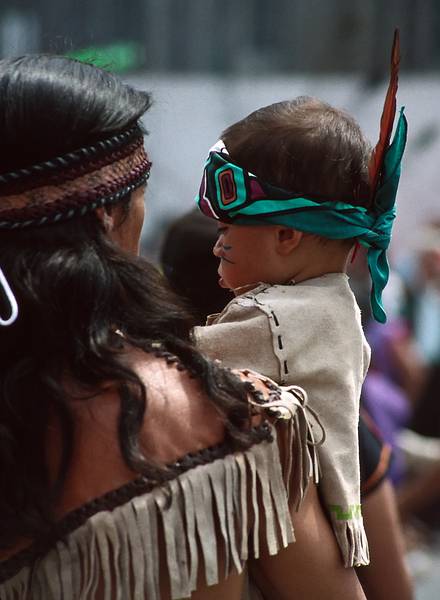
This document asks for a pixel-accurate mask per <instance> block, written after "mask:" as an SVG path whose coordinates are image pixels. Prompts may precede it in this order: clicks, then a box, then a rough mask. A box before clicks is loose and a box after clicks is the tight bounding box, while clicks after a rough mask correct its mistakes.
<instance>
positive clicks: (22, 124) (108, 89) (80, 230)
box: [0, 56, 254, 547]
mask: <svg viewBox="0 0 440 600" xmlns="http://www.w3.org/2000/svg"><path fill="white" fill-rule="evenodd" d="M149 106H150V96H149V95H148V94H147V93H145V92H140V91H136V90H134V89H132V88H130V87H128V86H126V85H123V84H122V83H121V82H120V81H119V80H118V79H116V78H115V77H113V76H112V75H111V74H109V73H106V72H104V71H101V70H99V69H97V68H95V67H92V66H90V65H85V64H82V63H79V62H76V61H72V60H69V59H65V58H60V57H46V56H33V57H24V58H20V59H15V60H8V61H0V147H1V150H2V156H1V160H0V170H1V171H9V170H10V169H16V168H21V167H23V166H25V165H30V164H32V163H34V162H38V161H42V160H46V159H49V158H51V157H53V156H55V155H58V154H62V153H66V152H70V151H72V150H74V149H76V148H78V147H80V146H83V145H88V144H91V143H94V142H96V141H97V140H99V139H102V138H103V137H105V136H108V135H111V134H112V133H117V132H118V131H123V130H124V129H126V128H127V127H129V126H130V125H132V124H133V123H136V122H137V121H138V119H140V117H141V116H142V115H143V113H144V112H145V111H146V110H147V109H148V107H149ZM0 202H1V188H0ZM125 202H126V203H127V205H128V204H129V202H130V198H126V199H125ZM0 257H1V267H2V269H3V271H4V273H5V275H6V277H7V279H8V281H9V283H10V285H11V287H12V289H13V291H14V293H15V296H16V298H17V301H18V304H19V308H20V313H19V317H18V319H17V321H16V322H15V323H14V324H13V325H12V326H10V327H0V364H1V371H0V481H1V494H0V546H4V547H8V546H10V545H11V544H13V542H14V540H16V539H17V538H19V537H21V536H23V537H30V538H35V537H37V536H39V535H41V534H43V533H45V532H47V529H48V528H50V526H51V524H52V522H53V518H54V517H53V508H54V506H55V502H56V500H57V495H58V493H59V491H60V487H61V486H62V484H63V480H64V477H65V475H66V472H67V469H68V467H69V464H70V460H71V456H72V449H73V442H74V421H73V418H72V414H71V397H70V396H69V393H68V392H67V391H66V389H65V382H66V378H67V380H71V381H73V382H74V383H75V384H78V385H79V388H80V389H81V390H84V394H82V395H81V398H82V400H81V401H84V402H87V398H88V397H90V396H92V395H94V394H96V393H99V390H100V388H101V386H102V384H103V382H108V381H109V380H111V381H113V382H114V383H115V385H116V388H117V390H118V392H119V396H120V400H121V411H120V417H119V444H120V449H121V453H122V456H123V457H124V459H125V461H126V463H127V465H128V466H129V467H131V468H132V469H134V470H135V471H137V472H139V473H141V474H143V475H144V476H146V477H148V478H151V479H152V480H153V481H157V482H159V483H160V482H163V481H166V480H167V479H168V478H169V477H170V471H169V470H167V469H166V468H164V467H161V466H158V465H156V464H154V463H153V462H151V461H149V460H148V457H145V456H144V455H143V454H142V451H141V449H140V445H139V441H138V434H139V432H140V429H141V426H142V422H143V418H144V414H145V411H146V408H147V396H148V389H147V386H145V385H144V383H143V382H142V381H141V380H140V378H139V377H138V375H137V374H136V373H135V372H134V371H133V370H131V369H130V368H129V367H127V365H126V364H125V363H124V361H123V353H124V344H131V345H132V346H135V347H138V348H141V349H144V350H146V351H152V350H153V351H156V352H158V353H159V354H160V355H161V356H164V357H165V358H169V359H172V358H173V357H172V356H171V355H175V356H176V357H177V359H178V360H179V361H180V363H181V364H182V365H183V366H184V367H186V368H187V369H188V370H189V371H190V372H192V373H193V374H194V375H196V376H198V377H200V381H201V383H202V386H203V388H204V389H205V390H206V391H207V393H208V395H209V397H210V399H211V401H212V402H214V403H215V404H216V405H217V406H218V407H219V408H220V410H221V411H222V412H223V413H224V415H225V424H226V437H227V439H228V440H229V441H230V442H231V444H232V446H233V447H234V448H239V447H247V446H249V445H250V443H251V442H252V440H253V439H254V438H253V435H254V434H253V433H252V431H247V430H245V425H246V424H247V423H248V418H249V415H248V407H247V402H246V387H245V385H244V384H242V383H241V382H240V381H239V380H238V379H237V378H236V377H234V376H232V374H230V373H229V372H228V371H226V370H223V369H221V368H220V367H219V366H218V365H216V364H214V363H211V362H210V361H208V360H206V359H204V358H203V357H202V356H201V355H200V354H199V353H198V352H197V351H196V349H195V348H194V347H193V345H192V343H191V341H190V323H189V322H188V318H187V315H186V313H185V311H184V310H183V309H182V308H181V306H180V305H179V304H178V301H177V299H176V298H175V297H174V296H173V294H172V293H171V292H170V291H169V290H168V289H167V288H166V286H165V285H164V282H163V279H162V277H161V275H160V274H159V273H158V272H157V271H156V269H155V268H154V267H152V266H151V265H150V264H149V263H148V262H146V261H145V260H143V259H141V258H138V257H133V256H131V255H128V254H125V253H124V252H122V251H121V250H120V249H119V248H117V247H116V246H115V245H114V244H113V243H112V241H111V240H110V239H109V238H108V237H107V235H106V234H105V232H104V230H103V228H102V225H101V223H100V221H99V220H98V218H97V217H96V215H95V214H94V213H90V214H86V215H85V216H84V217H81V218H78V217H77V218H74V219H71V220H70V221H66V222H63V223H59V224H56V225H47V226H43V227H36V228H29V229H23V230H21V231H4V232H1V233H0ZM0 310H1V314H4V315H6V314H8V307H7V304H6V302H5V300H4V298H1V300H0ZM118 329H119V330H120V331H121V332H123V335H124V337H125V339H122V338H121V337H120V335H118V334H117V333H116V330H118ZM158 346H159V348H158ZM52 419H54V420H56V421H57V422H59V423H60V425H61V434H62V435H61V439H62V444H63V447H62V452H61V464H60V467H59V471H58V474H57V478H56V481H55V482H51V481H49V475H48V469H47V463H46V459H47V457H46V448H45V443H46V433H47V427H48V423H50V422H51V420H52Z"/></svg>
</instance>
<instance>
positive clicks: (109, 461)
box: [48, 350, 224, 517]
mask: <svg viewBox="0 0 440 600" xmlns="http://www.w3.org/2000/svg"><path fill="white" fill-rule="evenodd" d="M125 360H126V362H127V364H129V365H130V367H131V368H132V369H133V370H134V372H135V373H137V374H138V375H139V377H140V379H141V381H142V382H143V384H144V385H145V389H146V404H145V412H144V415H143V417H142V421H141V425H140V431H139V445H140V449H141V451H142V453H143V454H144V455H145V457H146V458H147V460H149V461H152V462H154V463H158V464H161V465H163V466H165V465H167V464H172V463H174V462H175V461H177V460H178V459H180V458H181V457H182V456H185V455H186V454H189V453H196V452H198V451H199V450H201V449H203V448H207V447H210V446H214V445H216V444H218V443H219V442H221V441H222V439H223V437H224V426H223V422H222V419H221V417H220V416H219V414H218V412H217V411H216V410H215V408H214V406H213V405H212V404H211V402H210V401H209V398H208V397H207V395H206V393H205V392H204V391H203V390H202V388H201V385H200V383H199V382H198V380H197V379H193V378H192V377H191V375H190V373H189V372H188V371H187V370H185V369H182V370H180V365H179V364H178V363H175V362H172V363H167V362H166V360H164V359H161V358H157V357H155V356H153V355H149V354H146V353H144V352H142V351H140V350H132V351H130V352H128V353H127V355H126V357H125ZM70 405H71V408H72V412H73V417H74V426H75V441H74V446H73V454H72V461H71V466H70V468H69V471H68V474H67V477H66V480H65V484H64V487H63V494H62V498H61V501H60V505H59V516H60V517H61V516H62V515H63V514H66V513H67V512H69V511H72V510H74V509H76V508H78V507H80V506H82V505H83V504H85V503H87V502H90V501H91V500H93V499H94V498H98V497H100V496H103V495H104V494H106V493H108V492H109V491H111V490H113V489H117V488H119V487H121V486H124V485H125V484H127V483H128V482H130V481H132V480H134V479H136V478H137V477H139V473H137V472H135V471H133V470H131V469H130V468H129V467H128V466H127V464H126V461H125V460H124V457H123V454H122V451H121V445H120V416H121V398H120V395H119V393H118V390H117V388H116V387H115V386H112V385H111V384H110V385H108V386H107V387H106V388H105V389H104V390H103V391H102V392H101V393H99V394H97V395H95V396H94V397H92V398H89V399H87V400H86V401H84V400H72V402H71V404H70ZM128 410H130V409H128ZM132 410H133V409H132ZM135 412H136V411H135ZM141 412H142V411H141ZM60 435H61V434H60V431H59V429H58V428H57V427H54V428H52V430H51V433H50V435H49V439H48V456H50V463H51V468H52V470H55V469H56V465H57V462H58V460H59V457H58V450H57V448H59V447H60V444H59V442H60ZM130 435H131V434H130ZM133 435H134V434H133Z"/></svg>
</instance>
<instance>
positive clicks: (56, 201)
mask: <svg viewBox="0 0 440 600" xmlns="http://www.w3.org/2000/svg"><path fill="white" fill-rule="evenodd" d="M150 169H151V162H150V161H149V160H148V157H147V155H146V153H145V150H144V146H143V134H142V130H141V128H140V127H139V126H138V125H135V126H134V127H131V128H130V129H127V130H126V131H124V132H122V133H119V134H117V135H113V136H111V137H109V138H107V139H104V140H101V141H99V142H96V143H95V144H93V145H91V146H86V147H83V148H80V149H79V150H75V151H74V152H69V153H68V154H64V155H62V156H58V157H56V158H53V159H51V160H47V161H45V162H42V163H39V164H35V165H32V166H30V167H28V168H25V169H19V170H17V171H13V172H10V173H4V174H2V175H0V230H1V229H3V230H16V229H24V228H27V227H38V226H42V225H49V224H51V223H58V222H60V221H65V220H67V219H71V218H73V217H77V216H83V215H85V214H86V213H87V212H90V211H93V210H95V209H96V208H99V207H101V206H108V205H110V204H116V203H117V202H119V201H120V200H122V199H123V198H125V197H126V196H127V195H128V194H130V193H131V192H132V191H133V190H135V189H136V188H138V187H140V186H142V185H143V184H145V183H146V181H147V179H148V178H149V175H150ZM0 288H2V289H3V293H4V294H5V296H6V298H7V300H8V302H9V305H10V315H9V317H7V318H6V319H3V318H2V317H0V326H3V327H7V326H9V325H12V323H14V321H15V320H16V319H17V317H18V305H17V301H16V298H15V296H14V293H13V291H12V290H11V287H10V285H9V283H8V281H7V279H6V277H5V275H4V273H3V271H2V269H1V268H0Z"/></svg>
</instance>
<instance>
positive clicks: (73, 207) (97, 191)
mask: <svg viewBox="0 0 440 600" xmlns="http://www.w3.org/2000/svg"><path fill="white" fill-rule="evenodd" d="M150 168H151V163H150V162H149V160H148V158H147V155H146V154H145V151H144V148H143V145H142V140H139V142H138V143H136V144H135V147H134V151H132V152H131V154H129V155H128V156H125V157H123V158H120V159H119V160H116V161H115V162H111V163H110V164H106V165H105V166H103V167H101V168H99V169H97V170H94V171H92V172H89V173H86V174H85V175H81V176H79V177H76V178H75V179H73V180H70V181H64V182H63V183H60V184H58V185H43V186H41V187H37V188H33V189H30V190H28V191H26V192H23V193H22V194H16V195H9V196H3V197H1V198H0V203H1V206H2V208H1V209H0V228H2V229H16V228H22V227H28V226H35V225H43V224H47V223H51V222H57V221H59V220H64V219H66V218H71V217H73V216H76V215H82V214H85V213H86V212H88V211H89V210H93V209H94V208H96V207H98V206H103V205H104V204H109V203H114V202H117V201H118V200H120V199H121V198H122V197H123V196H124V195H126V194H128V193H129V192H130V191H132V190H133V189H135V188H136V187H139V186H140V185H142V184H144V183H145V182H146V180H147V179H148V176H149V171H150Z"/></svg>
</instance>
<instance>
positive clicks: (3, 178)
mask: <svg viewBox="0 0 440 600" xmlns="http://www.w3.org/2000/svg"><path fill="white" fill-rule="evenodd" d="M149 105H150V96H149V95H148V94H147V93H144V92H139V91H136V90H134V89H132V88H130V87H127V86H126V85H123V84H122V83H121V82H120V81H118V80H117V79H116V78H114V77H113V76H112V75H110V74H108V73H106V72H104V71H101V70H99V69H96V68H94V67H92V66H90V65H85V64H81V63H79V62H76V61H72V60H68V59H65V58H61V57H45V56H34V57H31V56H30V57H23V58H18V59H12V60H6V61H0V152H1V158H0V267H1V271H0V273H1V277H0V284H1V288H0V291H1V293H0V296H1V306H0V309H1V310H0V314H1V316H2V317H1V320H0V360H1V372H0V481H1V493H0V597H1V598H2V599H3V598H4V599H7V600H16V599H21V598H23V599H24V598H32V599H41V600H42V599H44V600H48V599H51V598H53V599H55V598H56V599H57V600H58V599H59V598H64V599H65V600H76V599H87V600H88V599H100V598H106V599H107V598H108V599H111V600H113V599H116V598H123V599H128V598H142V599H143V598H150V599H155V598H169V597H172V598H186V597H189V596H191V597H193V598H211V599H215V598H225V597H226V596H227V597H229V598H230V599H231V600H233V599H236V598H240V596H241V594H242V593H244V592H243V585H244V582H245V575H244V571H245V569H244V568H245V566H246V564H247V563H248V564H250V566H251V568H254V567H255V565H257V566H256V568H257V571H259V572H261V573H264V578H262V581H264V582H265V583H264V585H265V586H266V587H265V591H266V592H267V594H268V597H271V598H275V597H277V598H293V597H297V596H296V594H298V595H299V597H307V598H309V599H312V598H322V597H324V596H325V597H326V598H328V599H331V598H338V600H340V599H343V598H347V599H348V598H350V600H352V599H355V598H363V594H362V592H361V590H360V587H359V584H358V582H357V580H356V578H355V576H354V574H353V571H352V570H345V569H343V567H342V565H341V564H340V560H339V557H338V550H337V546H336V543H335V540H334V538H333V536H332V533H331V531H330V529H329V527H328V525H327V522H326V520H325V518H324V516H323V514H322V511H321V508H320V505H319V502H318V500H317V495H316V490H315V487H314V485H313V484H310V485H308V483H309V480H310V475H311V474H313V473H314V468H315V466H316V465H314V447H313V445H311V441H312V439H313V432H312V430H311V428H310V426H309V421H308V419H309V416H308V412H307V407H306V405H305V398H304V394H303V393H302V392H301V390H294V389H293V390H291V391H286V390H284V391H283V390H280V389H279V388H277V387H276V386H273V385H271V384H270V383H269V382H267V381H266V382H265V381H262V380H260V379H259V378H258V377H256V376H255V377H254V378H253V379H249V376H246V375H245V374H242V375H241V378H240V377H238V376H237V375H235V374H233V373H232V372H230V371H228V370H225V369H223V368H221V367H220V366H219V365H218V364H217V363H214V362H210V361H208V360H207V359H205V358H203V357H202V356H201V355H200V354H199V353H198V352H197V351H196V350H195V348H194V347H193V345H192V343H191V341H190V324H189V323H188V320H187V316H186V314H185V312H184V310H183V309H182V308H181V307H180V306H179V304H178V302H177V300H176V299H175V298H174V297H173V295H172V293H171V292H170V291H169V290H168V289H167V288H166V287H165V286H164V283H163V282H162V279H161V277H160V276H159V275H158V273H157V272H156V270H155V269H154V268H153V267H152V266H151V265H149V264H148V263H147V262H146V261H144V260H142V259H141V258H139V257H138V256H137V251H138V245H139V237H140V231H141V226H142V221H143V206H144V205H143V193H144V189H145V184H146V181H147V179H148V175H149V172H150V167H151V163H150V161H149V160H148V157H147V155H146V154H145V151H144V148H143V132H142V130H141V128H140V125H139V119H140V118H141V117H142V115H143V114H144V112H145V111H146V110H147V109H148V107H149ZM270 410H272V413H270ZM273 411H275V412H273ZM281 416H282V417H284V418H283V419H281V421H282V422H281V423H280V419H279V417H281ZM315 430H316V428H315ZM277 440H278V444H277ZM279 453H281V458H282V459H283V460H282V461H280V457H279ZM292 461H293V464H292ZM281 463H282V464H283V467H282V466H281ZM315 475H316V473H315ZM307 488H308V491H307V495H306V494H305V490H306V489H307ZM287 491H289V493H290V495H289V497H288V494H287ZM299 505H301V506H300V509H299V510H298V506H299ZM296 511H297V512H296ZM292 521H293V524H294V525H295V533H296V537H297V540H298V543H297V544H293V545H292V544H290V542H292V541H293V539H294V538H293V529H292ZM258 557H259V560H258V561H257V562H255V561H256V559H257V558H258ZM318 575H319V576H318ZM257 579H258V577H257ZM268 586H269V587H268Z"/></svg>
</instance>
